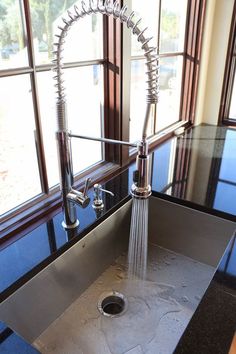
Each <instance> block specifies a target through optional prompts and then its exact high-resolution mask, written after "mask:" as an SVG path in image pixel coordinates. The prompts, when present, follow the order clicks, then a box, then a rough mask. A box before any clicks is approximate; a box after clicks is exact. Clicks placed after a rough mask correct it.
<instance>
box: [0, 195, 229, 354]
mask: <svg viewBox="0 0 236 354" xmlns="http://www.w3.org/2000/svg"><path fill="white" fill-rule="evenodd" d="M130 212H131V201H128V202H127V203H126V204H124V205H123V206H122V207H121V208H120V209H118V210H116V211H115V212H114V213H113V214H112V215H110V216H109V217H108V218H107V219H106V220H104V221H103V222H101V223H100V224H99V225H98V226H97V227H96V228H94V229H93V230H91V231H90V232H89V233H88V234H87V235H86V236H85V237H84V238H83V239H81V240H79V241H78V242H77V243H76V244H75V245H73V246H72V247H71V248H70V249H68V250H67V251H66V252H65V253H63V254H62V255H61V256H60V257H58V258H57V259H56V260H55V261H54V262H52V263H51V264H49V265H48V266H47V267H46V268H45V269H44V270H42V271H41V272H40V273H38V274H37V275H36V276H35V277H34V278H32V279H31V280H30V281H29V282H28V283H26V284H25V285H24V286H23V287H21V288H20V289H18V290H17V291H16V292H15V293H14V294H12V295H11V296H10V297H9V298H8V299H6V300H5V301H4V302H3V303H1V304H0V318H1V319H2V320H3V321H4V322H5V323H7V324H8V325H9V326H10V327H11V328H12V329H13V330H14V331H15V332H16V333H18V334H19V335H20V336H22V337H23V338H24V339H25V340H27V341H28V342H30V343H34V345H36V346H37V348H39V349H40V351H41V352H42V353H43V354H50V353H55V354H56V353H58V354H62V353H63V354H74V353H79V354H81V353H82V354H128V353H129V354H140V353H147V354H151V353H153V354H154V353H155V354H158V353H162V354H170V353H172V351H173V350H174V348H175V347H176V345H177V343H178V341H179V339H180V337H181V334H182V333H183V331H184V329H185V328H186V326H187V324H188V323H189V320H190V318H191V316H192V315H193V313H194V311H195V310H196V308H197V306H198V304H199V301H200V300H201V297H202V296H203V294H204V292H205V291H206V288H207V286H208V284H209V282H210V280H211V279H212V276H213V274H214V271H215V269H216V268H217V265H218V263H219V261H220V259H221V257H222V255H223V253H224V251H225V249H226V247H227V245H228V243H229V241H230V239H231V237H232V235H233V232H234V230H235V224H234V223H233V222H230V221H228V220H224V219H221V218H219V217H216V216H213V215H209V214H206V213H202V212H199V211H196V210H193V209H190V208H187V207H184V206H180V205H178V204H176V203H171V202H169V201H165V200H162V199H160V198H156V197H151V198H150V201H149V234H148V240H149V255H148V262H149V263H148V272H147V281H146V282H144V284H143V286H141V283H140V282H130V281H128V282H127V279H126V271H127V269H126V259H127V257H126V253H125V254H124V253H123V252H127V248H128V239H129V231H130ZM112 289H114V290H116V291H119V292H122V293H124V295H125V296H126V297H127V298H128V310H127V311H126V312H125V313H124V315H122V316H120V317H119V318H115V319H111V318H106V317H104V316H102V315H101V314H100V313H99V312H98V309H97V303H98V300H99V298H100V296H101V294H102V293H103V292H107V291H111V290H112Z"/></svg>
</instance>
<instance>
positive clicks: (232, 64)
mask: <svg viewBox="0 0 236 354" xmlns="http://www.w3.org/2000/svg"><path fill="white" fill-rule="evenodd" d="M235 73H236V1H234V8H233V14H232V22H231V27H230V34H229V43H228V50H227V56H226V65H225V72H224V81H223V88H222V94H221V101H220V110H219V117H218V124H225V125H236V122H235V121H232V119H230V117H229V111H230V102H231V97H232V92H233V85H234V80H235Z"/></svg>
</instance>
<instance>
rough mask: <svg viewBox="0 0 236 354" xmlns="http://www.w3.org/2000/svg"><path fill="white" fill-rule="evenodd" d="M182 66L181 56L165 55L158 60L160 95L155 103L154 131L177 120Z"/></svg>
mask: <svg viewBox="0 0 236 354" xmlns="http://www.w3.org/2000/svg"><path fill="white" fill-rule="evenodd" d="M182 67H183V58H182V56H176V57H165V58H161V60H160V80H159V85H160V96H159V103H158V105H157V117H156V131H160V130H162V129H163V128H166V127H168V126H169V125H171V124H173V123H175V122H176V121H178V120H179V109H180V95H181V83H182Z"/></svg>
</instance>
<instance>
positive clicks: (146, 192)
mask: <svg viewBox="0 0 236 354" xmlns="http://www.w3.org/2000/svg"><path fill="white" fill-rule="evenodd" d="M130 193H131V195H132V196H133V197H134V198H139V199H146V198H148V197H150V195H151V194H152V190H151V186H150V185H148V186H147V187H145V188H141V187H137V186H136V185H135V184H133V185H132V187H131V191H130Z"/></svg>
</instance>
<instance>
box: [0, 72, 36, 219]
mask: <svg viewBox="0 0 236 354" xmlns="http://www.w3.org/2000/svg"><path fill="white" fill-rule="evenodd" d="M0 97H1V101H0V145H1V149H0V214H3V213H5V212H7V211H8V210H10V209H12V208H14V207H16V206H18V205H19V204H21V203H23V202H25V201H27V200H28V199H30V198H32V197H34V196H36V195H37V194H39V193H40V192H41V186H40V178H39V172H38V163H37V154H36V148H35V139H34V130H35V125H34V113H33V105H32V97H31V87H30V78H29V76H28V75H20V76H12V77H8V78H1V79H0Z"/></svg>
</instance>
